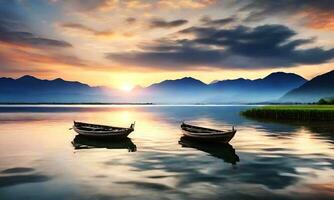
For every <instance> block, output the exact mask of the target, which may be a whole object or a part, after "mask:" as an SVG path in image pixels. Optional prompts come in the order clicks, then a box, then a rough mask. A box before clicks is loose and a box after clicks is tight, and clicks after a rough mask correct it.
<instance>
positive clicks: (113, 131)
mask: <svg viewBox="0 0 334 200" xmlns="http://www.w3.org/2000/svg"><path fill="white" fill-rule="evenodd" d="M73 130H74V131H75V132H77V133H78V134H79V135H81V136H85V137H91V138H96V139H99V138H103V139H113V140H120V139H126V138H127V137H128V135H129V134H130V133H131V132H133V131H134V129H133V128H120V127H112V126H104V125H101V126H100V125H96V124H87V123H81V122H75V123H74V125H73Z"/></svg>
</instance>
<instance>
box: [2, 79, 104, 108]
mask: <svg viewBox="0 0 334 200" xmlns="http://www.w3.org/2000/svg"><path fill="white" fill-rule="evenodd" d="M102 94H103V88H94V87H90V86H89V85H87V84H83V83H80V82H77V81H65V80H63V79H60V78H57V79H54V80H41V79H38V78H35V77H33V76H29V75H26V76H23V77H21V78H18V79H13V78H0V102H11V103H15V102H19V103H22V102H25V103H37V102H95V101H100V100H101V98H99V97H101V95H102Z"/></svg>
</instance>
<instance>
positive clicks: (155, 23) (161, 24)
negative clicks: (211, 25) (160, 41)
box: [149, 19, 188, 28]
mask: <svg viewBox="0 0 334 200" xmlns="http://www.w3.org/2000/svg"><path fill="white" fill-rule="evenodd" d="M186 23H188V21H187V20H185V19H178V20H173V21H166V20H164V19H152V20H151V21H150V23H149V27H150V28H175V27H178V26H182V25H184V24H186Z"/></svg>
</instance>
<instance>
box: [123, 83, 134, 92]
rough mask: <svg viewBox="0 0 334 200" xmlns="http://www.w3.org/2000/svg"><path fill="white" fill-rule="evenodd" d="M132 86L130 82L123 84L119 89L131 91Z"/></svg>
mask: <svg viewBox="0 0 334 200" xmlns="http://www.w3.org/2000/svg"><path fill="white" fill-rule="evenodd" d="M133 87H134V86H133V85H132V84H130V83H126V84H123V85H122V86H121V88H120V89H121V90H122V91H124V92H130V91H132V89H133Z"/></svg>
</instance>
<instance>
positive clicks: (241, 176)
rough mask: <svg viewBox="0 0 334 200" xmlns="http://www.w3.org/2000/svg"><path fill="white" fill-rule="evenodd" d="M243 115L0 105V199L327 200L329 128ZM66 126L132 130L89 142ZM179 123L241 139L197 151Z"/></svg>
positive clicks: (201, 109) (225, 109)
mask: <svg viewBox="0 0 334 200" xmlns="http://www.w3.org/2000/svg"><path fill="white" fill-rule="evenodd" d="M247 108H249V107H247V106H44V107H43V106H42V107H27V106H21V107H1V108H0V199H1V200H3V199H145V200H147V199H334V128H333V125H330V124H329V123H321V124H318V123H308V124H298V123H295V124H293V123H292V124H291V123H273V122H264V121H256V120H251V119H246V118H244V117H242V116H240V115H239V112H240V111H242V110H244V109H247ZM73 120H78V121H87V122H93V123H103V124H112V125H118V126H129V125H130V123H131V122H133V121H136V127H135V131H134V132H133V133H131V134H130V136H129V137H130V138H131V139H129V140H127V141H124V142H121V143H112V144H109V143H94V142H91V141H87V140H84V139H83V138H80V137H76V134H75V132H74V131H73V130H69V128H70V127H71V126H72V123H73ZM182 120H185V121H188V122H193V123H196V124H202V125H205V126H210V127H217V128H222V127H223V128H224V127H228V128H231V126H232V125H235V126H236V128H237V129H238V132H237V134H236V136H235V137H234V138H233V140H232V141H231V142H230V144H231V145H227V146H220V145H219V146H217V145H209V146H208V145H202V144H200V143H194V142H191V141H188V140H184V139H181V136H182V133H181V131H180V129H179V125H180V123H181V121H182ZM72 141H73V144H74V145H73V144H72V143H71V142H72Z"/></svg>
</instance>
